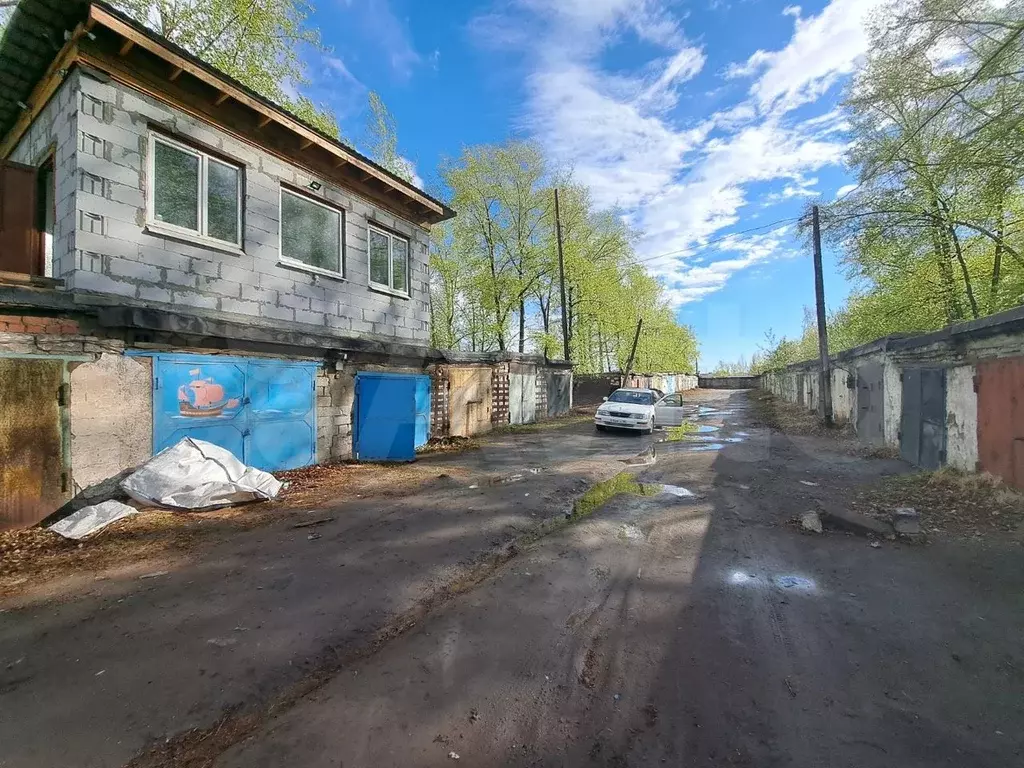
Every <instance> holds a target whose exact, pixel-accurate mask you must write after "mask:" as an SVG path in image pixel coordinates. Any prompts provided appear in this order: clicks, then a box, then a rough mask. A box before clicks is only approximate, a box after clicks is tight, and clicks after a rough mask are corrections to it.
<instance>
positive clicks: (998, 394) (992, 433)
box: [977, 357, 1024, 490]
mask: <svg viewBox="0 0 1024 768" xmlns="http://www.w3.org/2000/svg"><path fill="white" fill-rule="evenodd" d="M977 389H978V463H979V464H980V466H981V470H982V471H984V472H990V473H991V474H993V475H996V476H997V477H1001V478H1002V479H1003V480H1004V481H1005V482H1007V483H1009V484H1010V485H1013V486H1014V487H1016V488H1020V489H1022V490H1024V402H1022V401H1024V357H1011V358H1005V359H1002V360H987V361H985V362H981V363H978V378H977Z"/></svg>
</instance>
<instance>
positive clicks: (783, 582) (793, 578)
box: [725, 571, 818, 594]
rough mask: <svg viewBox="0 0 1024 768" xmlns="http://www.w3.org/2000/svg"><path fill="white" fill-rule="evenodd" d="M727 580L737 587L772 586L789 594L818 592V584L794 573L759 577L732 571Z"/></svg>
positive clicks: (744, 572)
mask: <svg viewBox="0 0 1024 768" xmlns="http://www.w3.org/2000/svg"><path fill="white" fill-rule="evenodd" d="M725 580H726V582H727V583H728V584H731V585H733V586H737V587H743V586H755V587H767V586H772V587H775V588H777V589H784V590H786V591H788V592H806V593H808V594H813V593H816V592H817V591H818V584H817V582H815V581H814V579H809V578H807V577H806V576H799V575H797V574H794V573H786V574H777V575H774V576H759V575H757V574H754V573H747V572H746V571H731V572H730V573H728V574H727V575H726V577H725Z"/></svg>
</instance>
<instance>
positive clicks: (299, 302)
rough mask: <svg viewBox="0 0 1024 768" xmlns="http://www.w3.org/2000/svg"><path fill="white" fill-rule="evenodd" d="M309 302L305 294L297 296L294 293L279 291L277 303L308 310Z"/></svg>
mask: <svg viewBox="0 0 1024 768" xmlns="http://www.w3.org/2000/svg"><path fill="white" fill-rule="evenodd" d="M309 302H310V300H309V299H307V298H306V297H305V296H299V295H297V294H294V293H285V292H284V291H281V292H279V297H278V299H277V303H278V304H279V305H281V306H282V307H291V308H292V309H302V310H307V311H308V310H309Z"/></svg>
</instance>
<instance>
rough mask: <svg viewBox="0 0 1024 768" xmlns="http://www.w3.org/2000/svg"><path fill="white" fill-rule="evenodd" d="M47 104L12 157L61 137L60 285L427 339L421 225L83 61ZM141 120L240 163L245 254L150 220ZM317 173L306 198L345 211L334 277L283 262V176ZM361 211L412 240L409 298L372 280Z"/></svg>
mask: <svg viewBox="0 0 1024 768" xmlns="http://www.w3.org/2000/svg"><path fill="white" fill-rule="evenodd" d="M51 107H52V109H51ZM47 110H49V112H47ZM47 110H44V112H43V114H42V115H41V116H40V118H39V119H37V120H36V122H35V124H34V125H33V126H32V129H31V130H30V131H29V132H28V133H27V134H26V136H25V138H23V140H22V142H21V143H20V144H19V146H18V148H17V149H16V150H15V156H16V157H21V158H24V159H26V160H31V159H34V157H35V155H36V154H37V153H38V151H39V150H40V148H42V147H44V146H46V142H47V140H48V137H51V136H56V138H58V139H59V141H60V143H59V144H58V147H59V148H60V150H61V154H59V156H58V164H59V165H58V182H57V183H58V188H59V191H58V198H59V200H60V204H61V207H60V208H59V209H58V219H59V221H60V224H59V229H58V232H59V235H60V237H62V238H63V240H62V245H61V248H62V250H61V252H60V253H61V259H60V276H61V277H64V278H65V279H66V282H67V285H66V287H67V289H69V290H75V291H91V292H98V293H104V294H112V295H115V296H124V297H127V298H131V299H135V300H141V301H145V302H147V303H153V304H156V305H166V306H168V307H172V308H176V309H182V310H186V311H187V310H188V309H189V308H200V309H209V310H218V311H221V312H228V313H232V314H235V315H239V316H242V317H245V318H252V319H258V320H259V321H260V322H263V323H273V322H276V321H282V320H285V321H292V322H298V323H303V324H306V325H309V326H314V327H316V328H317V330H318V331H319V332H327V333H336V334H340V335H360V336H373V337H377V338H380V339H382V340H390V341H402V342H408V343H418V344H422V343H425V342H427V341H428V339H429V327H428V324H429V306H428V296H427V280H428V276H427V260H428V255H427V248H428V243H429V233H428V232H427V231H426V230H425V229H423V228H422V227H419V226H418V225H415V224H412V223H410V222H408V221H404V220H402V219H400V218H397V217H395V216H394V214H392V213H390V212H388V211H385V210H383V209H381V208H378V207H376V206H374V205H372V204H371V203H369V202H368V201H366V200H365V199H363V198H360V197H358V196H356V195H354V194H352V193H350V192H349V191H347V190H345V189H340V188H337V187H334V186H332V185H330V184H327V183H325V182H324V180H323V179H319V178H316V177H314V176H313V175H311V174H310V173H308V172H307V171H305V170H304V169H300V168H298V167H295V166H292V165H290V164H287V163H285V162H284V161H282V160H280V159H279V158H277V157H276V156H274V155H271V154H270V153H268V152H264V151H262V150H261V149H259V148H257V147H254V146H252V145H250V144H248V143H245V142H243V141H241V140H239V139H236V138H234V137H233V136H231V135H229V134H228V133H226V132H223V131H220V130H219V129H217V128H216V127H214V126H211V125H209V124H207V123H204V122H202V121H199V120H197V119H195V118H193V117H191V116H189V115H186V114H185V113H183V112H180V111H178V110H176V109H174V108H172V107H170V106H168V105H166V104H164V103H162V102H160V101H157V100H155V99H153V98H151V97H149V96H146V95H144V94H142V93H140V92H138V91H135V90H134V89H132V88H129V87H127V86H124V85H121V84H119V83H115V82H100V81H99V80H98V79H96V78H94V77H93V76H91V75H90V74H89V73H88V72H87V71H85V70H76V71H75V72H74V73H72V75H71V76H70V77H69V78H68V80H67V82H65V84H64V85H63V86H62V87H61V89H60V91H59V92H58V95H57V96H56V97H55V99H54V100H53V101H52V102H51V105H48V107H47ZM151 127H155V128H158V129H160V130H161V131H163V132H166V133H167V134H168V135H170V136H172V137H174V138H177V139H178V140H180V141H182V142H184V143H186V144H190V145H193V146H195V147H196V148H198V149H203V148H206V149H209V150H211V151H213V152H214V153H215V154H219V155H220V156H223V157H225V158H226V159H232V160H234V161H236V162H237V163H238V164H239V165H240V166H242V167H243V189H244V197H243V225H244V228H243V243H242V249H241V251H235V250H231V249H230V248H219V247H213V246H210V245H208V244H205V243H201V242H199V241H196V240H195V239H189V238H188V237H185V238H179V237H176V236H175V237H170V236H167V235H165V234H160V233H157V232H154V231H149V230H148V229H147V224H146V192H147V189H148V188H149V186H150V184H151V183H152V180H151V179H149V178H148V151H149V140H148V134H149V130H150V128H151ZM55 132H56V133H55ZM71 135H73V136H74V139H73V140H71V139H69V136H71ZM313 181H317V182H319V183H321V184H322V188H321V190H320V191H319V192H318V193H313V192H310V195H311V196H313V197H317V196H319V197H320V198H321V199H323V200H324V201H325V202H327V203H330V204H333V205H335V206H338V207H340V208H342V209H343V210H344V212H345V237H344V247H343V252H344V260H345V278H344V279H341V278H336V277H330V276H325V275H318V274H313V273H311V272H308V271H304V270H302V269H300V268H295V267H291V266H285V265H282V264H280V263H279V259H278V257H279V225H280V212H279V195H280V188H281V184H282V183H284V184H286V185H292V186H294V187H297V188H299V189H305V190H307V191H308V186H309V184H310V183H311V182H313ZM369 221H375V222H376V223H378V224H379V225H381V226H383V227H384V228H386V229H390V230H393V231H396V232H398V233H399V234H401V235H404V236H406V237H408V238H409V245H410V247H409V250H410V275H409V280H410V295H409V297H408V298H404V297H398V296H394V295H391V294H386V293H381V292H378V291H375V290H372V289H371V288H370V287H369V270H368V264H367V225H368V222H369Z"/></svg>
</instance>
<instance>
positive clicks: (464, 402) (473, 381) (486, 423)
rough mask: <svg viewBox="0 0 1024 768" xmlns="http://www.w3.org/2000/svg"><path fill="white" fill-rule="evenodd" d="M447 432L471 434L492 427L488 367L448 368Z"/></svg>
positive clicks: (461, 434)
mask: <svg viewBox="0 0 1024 768" xmlns="http://www.w3.org/2000/svg"><path fill="white" fill-rule="evenodd" d="M448 381H449V389H448V397H449V403H450V406H449V408H450V413H451V426H450V427H449V432H450V433H451V434H452V435H457V436H460V437H470V436H472V435H479V434H481V433H483V432H489V431H490V429H491V368H490V366H464V367H458V368H456V367H452V368H449V369H448Z"/></svg>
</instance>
